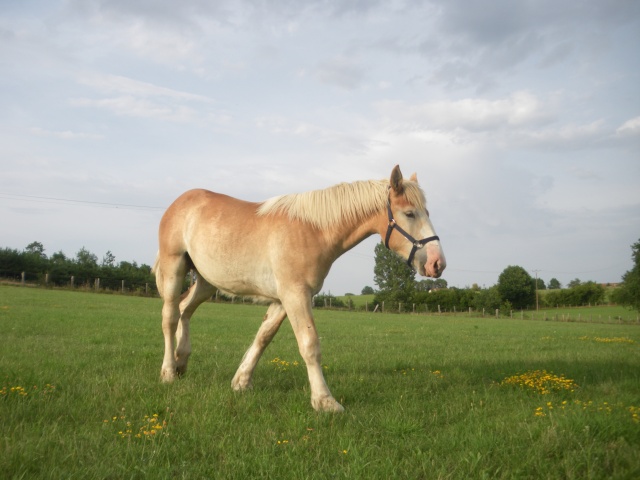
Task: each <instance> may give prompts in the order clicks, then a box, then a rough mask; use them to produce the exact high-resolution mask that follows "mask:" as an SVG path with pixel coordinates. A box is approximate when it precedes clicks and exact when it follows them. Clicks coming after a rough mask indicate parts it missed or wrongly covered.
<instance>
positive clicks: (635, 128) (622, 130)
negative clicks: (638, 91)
mask: <svg viewBox="0 0 640 480" xmlns="http://www.w3.org/2000/svg"><path fill="white" fill-rule="evenodd" d="M616 134H617V135H618V136H620V137H635V136H638V135H640V117H634V118H631V119H629V120H627V121H626V122H624V123H623V124H622V125H620V127H618V129H617V130H616Z"/></svg>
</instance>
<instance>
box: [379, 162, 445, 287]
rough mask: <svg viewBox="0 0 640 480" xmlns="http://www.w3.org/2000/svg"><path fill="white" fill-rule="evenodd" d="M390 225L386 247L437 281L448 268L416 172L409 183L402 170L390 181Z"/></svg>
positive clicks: (393, 175)
mask: <svg viewBox="0 0 640 480" xmlns="http://www.w3.org/2000/svg"><path fill="white" fill-rule="evenodd" d="M389 183H390V186H389V203H388V205H387V216H388V221H389V223H388V226H387V229H386V230H387V231H386V235H385V245H386V246H387V248H390V249H391V250H393V251H394V252H396V253H397V254H399V255H400V256H401V257H402V258H404V259H406V260H407V263H408V264H409V266H410V267H412V268H413V269H415V270H416V271H417V272H418V273H419V274H420V275H422V276H428V277H434V278H438V277H440V275H442V272H443V271H444V269H445V268H446V266H447V262H446V260H445V258H444V252H443V251H442V247H441V246H440V239H439V238H438V237H437V236H436V232H435V230H434V228H433V224H432V223H431V219H430V218H429V212H428V210H427V206H426V200H425V197H424V193H423V191H422V189H421V188H420V187H419V185H418V179H417V177H416V174H415V173H414V174H413V175H412V176H411V178H410V179H409V180H408V181H406V180H404V179H403V178H402V172H401V171H400V167H399V166H397V165H396V167H395V168H394V169H393V171H392V172H391V178H390V180H389Z"/></svg>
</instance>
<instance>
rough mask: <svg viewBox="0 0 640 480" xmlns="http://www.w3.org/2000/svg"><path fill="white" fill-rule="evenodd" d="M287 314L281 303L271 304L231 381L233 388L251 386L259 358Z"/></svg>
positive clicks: (241, 388)
mask: <svg viewBox="0 0 640 480" xmlns="http://www.w3.org/2000/svg"><path fill="white" fill-rule="evenodd" d="M286 316H287V313H286V312H285V310H284V308H283V306H282V305H281V304H280V303H272V304H271V305H270V306H269V309H268V310H267V313H266V315H265V316H264V320H263V321H262V325H260V329H259V330H258V333H257V334H256V338H255V339H254V340H253V343H252V344H251V346H250V347H249V350H247V352H246V353H245V354H244V357H243V358H242V362H241V363H240V366H239V367H238V371H237V372H236V374H235V375H234V377H233V380H232V381H231V388H233V389H234V390H236V391H239V390H246V389H247V388H250V387H251V376H252V375H253V370H254V369H255V368H256V365H257V363H258V360H260V357H261V356H262V353H263V352H264V350H265V348H267V345H269V343H270V342H271V340H272V339H273V337H274V336H275V334H276V333H278V329H279V328H280V325H282V321H283V320H284V318H285V317H286Z"/></svg>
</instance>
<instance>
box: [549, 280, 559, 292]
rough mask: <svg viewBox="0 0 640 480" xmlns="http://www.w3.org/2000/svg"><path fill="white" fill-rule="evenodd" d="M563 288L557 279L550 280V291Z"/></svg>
mask: <svg viewBox="0 0 640 480" xmlns="http://www.w3.org/2000/svg"><path fill="white" fill-rule="evenodd" d="M561 288H562V284H561V283H560V282H559V281H558V279H557V278H552V279H551V280H549V290H559V289H561Z"/></svg>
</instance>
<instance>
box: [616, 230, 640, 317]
mask: <svg viewBox="0 0 640 480" xmlns="http://www.w3.org/2000/svg"><path fill="white" fill-rule="evenodd" d="M631 259H632V260H633V268H632V269H631V270H629V271H628V272H626V273H625V274H624V275H623V276H622V285H621V286H620V287H619V288H618V289H616V291H615V292H614V294H613V300H614V301H615V302H616V303H619V304H620V305H625V306H627V307H631V308H633V309H634V310H638V311H640V240H638V241H637V242H636V243H634V244H633V245H631Z"/></svg>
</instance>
